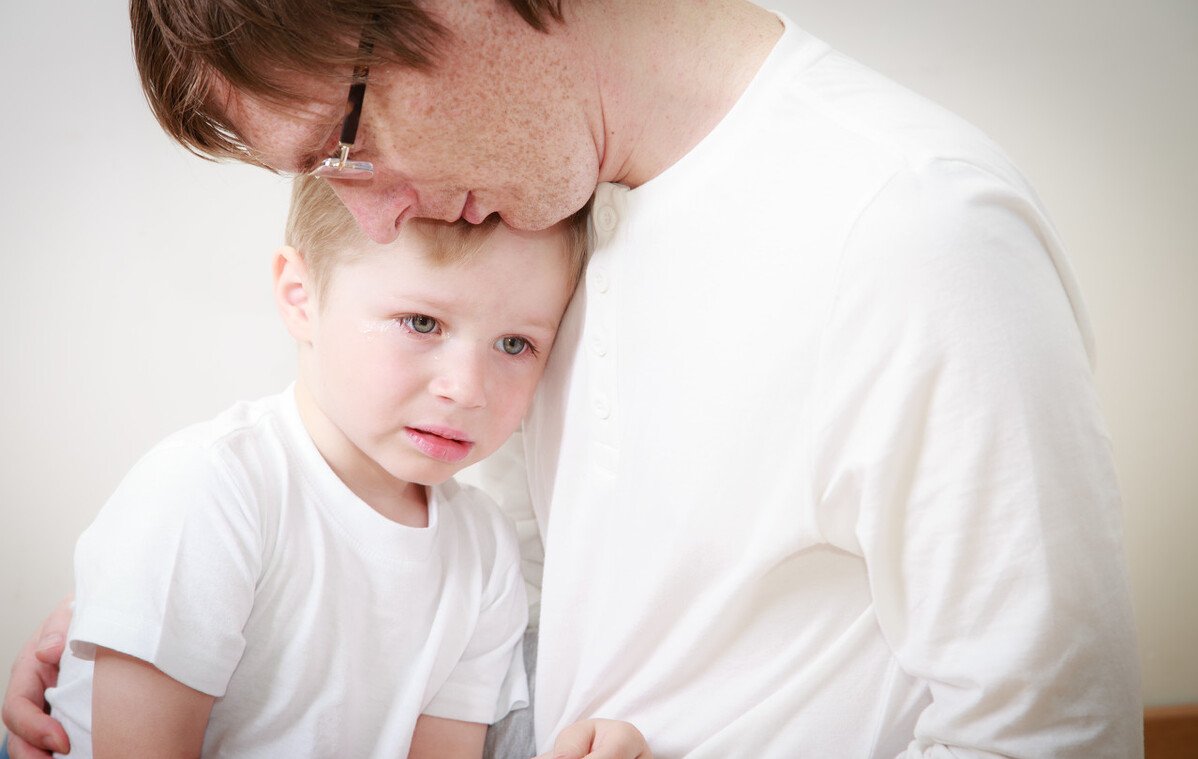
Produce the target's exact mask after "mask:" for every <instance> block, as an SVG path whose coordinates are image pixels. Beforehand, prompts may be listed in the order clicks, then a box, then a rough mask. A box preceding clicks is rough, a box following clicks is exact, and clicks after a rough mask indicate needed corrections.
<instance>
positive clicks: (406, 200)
mask: <svg viewBox="0 0 1198 759" xmlns="http://www.w3.org/2000/svg"><path fill="white" fill-rule="evenodd" d="M384 182H385V180H383V178H382V177H378V176H376V177H375V178H374V179H372V180H369V181H366V182H354V181H337V180H334V181H333V182H331V184H332V186H333V192H335V193H336V194H337V197H338V198H340V199H341V202H342V203H344V204H345V207H346V208H347V209H348V210H349V212H350V215H352V216H353V217H354V221H356V222H357V223H358V227H360V228H361V230H362V233H363V234H365V235H366V236H367V237H369V238H370V239H371V240H373V241H374V242H377V243H380V244H386V243H389V242H391V241H392V240H394V239H395V238H396V236H397V235H398V234H399V219H400V218H401V217H402V216H403V215H404V212H405V211H407V210H408V209H409V208H411V207H412V205H413V203H414V202H415V199H416V198H415V194H414V193H412V192H411V191H410V190H407V189H405V188H403V187H400V186H394V185H390V186H389V185H387V184H385V183H384Z"/></svg>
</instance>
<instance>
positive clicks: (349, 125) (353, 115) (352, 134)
mask: <svg viewBox="0 0 1198 759" xmlns="http://www.w3.org/2000/svg"><path fill="white" fill-rule="evenodd" d="M359 72H360V74H361V75H360V76H359ZM367 72H369V69H368V68H367V67H366V66H358V67H357V68H355V69H354V83H353V84H351V85H350V86H349V105H350V108H349V113H348V114H346V116H345V122H344V123H343V124H342V125H341V144H343V145H353V144H354V139H355V138H357V136H358V121H359V119H361V118H362V101H363V100H364V99H365V98H366V74H367Z"/></svg>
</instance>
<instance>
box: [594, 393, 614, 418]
mask: <svg viewBox="0 0 1198 759" xmlns="http://www.w3.org/2000/svg"><path fill="white" fill-rule="evenodd" d="M595 416H597V417H599V418H600V419H606V418H608V417H609V416H611V406H609V405H607V399H606V398H604V397H603V396H599V397H598V398H596V399H595Z"/></svg>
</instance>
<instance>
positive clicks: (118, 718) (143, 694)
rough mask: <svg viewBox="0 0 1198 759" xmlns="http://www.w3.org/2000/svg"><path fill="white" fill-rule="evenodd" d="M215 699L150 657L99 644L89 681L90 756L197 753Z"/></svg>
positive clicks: (183, 755)
mask: <svg viewBox="0 0 1198 759" xmlns="http://www.w3.org/2000/svg"><path fill="white" fill-rule="evenodd" d="M215 701H216V699H215V697H213V696H210V695H208V694H207V693H201V692H200V691H198V690H194V689H192V688H189V687H187V686H186V685H184V684H183V683H181V682H179V681H178V680H175V679H173V678H171V677H170V676H168V675H166V674H164V673H163V672H162V671H161V670H159V669H158V668H156V667H155V666H154V665H152V664H149V663H148V662H144V661H142V660H141V659H135V658H133V657H132V656H126V655H125V654H122V653H118V652H116V651H113V650H111V649H107V648H101V647H97V648H96V667H95V674H94V676H93V680H92V747H93V755H94V756H95V757H96V759H105V757H114V758H119V757H128V756H154V757H163V759H173V758H174V757H178V758H179V759H186V758H189V757H198V756H199V755H200V749H201V748H202V747H203V745H204V729H205V728H206V727H207V725H208V715H209V714H210V713H211V712H212V704H213V703H214V702H215Z"/></svg>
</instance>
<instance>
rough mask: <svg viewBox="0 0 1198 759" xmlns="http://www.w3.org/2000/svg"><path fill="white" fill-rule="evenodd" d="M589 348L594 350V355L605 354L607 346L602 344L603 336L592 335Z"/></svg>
mask: <svg viewBox="0 0 1198 759" xmlns="http://www.w3.org/2000/svg"><path fill="white" fill-rule="evenodd" d="M591 350H592V351H594V352H595V355H596V356H606V355H607V346H606V345H604V344H603V338H601V337H599V336H598V335H595V336H593V337H592V338H591Z"/></svg>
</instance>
